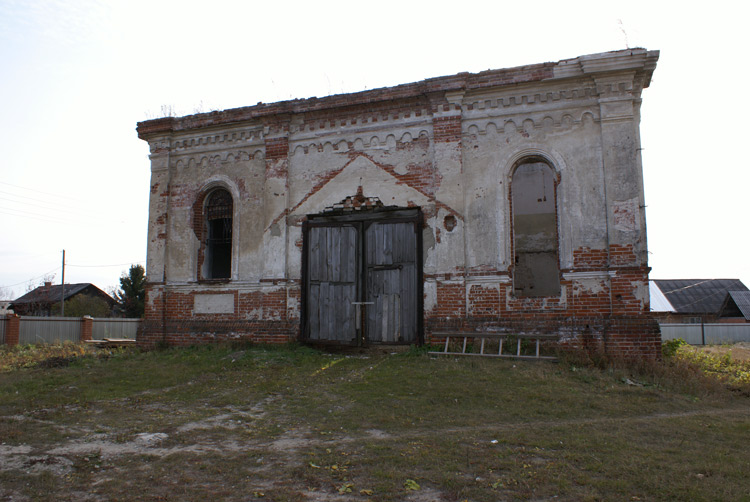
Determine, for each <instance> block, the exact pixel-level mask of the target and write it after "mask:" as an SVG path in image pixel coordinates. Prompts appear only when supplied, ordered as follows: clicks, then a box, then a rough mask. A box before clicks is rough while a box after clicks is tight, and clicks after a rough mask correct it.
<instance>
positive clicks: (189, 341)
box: [138, 285, 299, 346]
mask: <svg viewBox="0 0 750 502" xmlns="http://www.w3.org/2000/svg"><path fill="white" fill-rule="evenodd" d="M292 289H293V290H294V291H295V293H294V294H296V295H298V294H299V287H298V286H294V287H293V288H292ZM216 293H219V294H233V295H234V299H235V300H234V305H235V312H234V313H233V314H197V313H195V312H194V311H193V307H194V305H195V296H196V295H201V294H216ZM146 295H147V300H146V313H145V318H144V322H143V330H142V332H141V333H139V335H138V342H139V344H141V345H144V346H153V345H154V344H157V343H160V342H166V343H169V344H170V345H193V344H196V343H206V342H213V341H222V340H236V339H243V340H248V341H253V342H258V343H286V342H289V341H291V340H295V339H296V338H297V336H298V333H299V320H298V319H290V318H289V316H288V315H287V291H286V288H285V287H276V288H269V289H268V290H259V291H239V290H221V291H213V290H203V289H197V290H195V291H187V292H186V291H175V290H172V289H170V288H168V287H167V288H165V287H164V286H162V285H149V286H147V288H146Z"/></svg>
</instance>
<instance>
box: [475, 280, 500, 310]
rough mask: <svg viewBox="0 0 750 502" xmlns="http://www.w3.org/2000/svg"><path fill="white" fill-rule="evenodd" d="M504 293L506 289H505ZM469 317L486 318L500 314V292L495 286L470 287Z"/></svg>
mask: <svg viewBox="0 0 750 502" xmlns="http://www.w3.org/2000/svg"><path fill="white" fill-rule="evenodd" d="M503 291H504V288H503ZM468 310H469V315H471V316H476V317H486V316H491V315H498V314H499V313H500V290H499V289H498V287H494V286H487V287H484V286H480V285H477V284H472V285H471V286H469V305H468Z"/></svg>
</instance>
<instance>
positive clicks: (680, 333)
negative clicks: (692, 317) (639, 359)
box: [659, 323, 750, 345]
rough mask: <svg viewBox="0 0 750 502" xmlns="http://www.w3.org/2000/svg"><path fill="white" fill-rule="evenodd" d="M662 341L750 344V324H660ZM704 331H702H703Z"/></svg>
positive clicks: (692, 343) (699, 343)
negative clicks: (681, 340) (677, 339)
mask: <svg viewBox="0 0 750 502" xmlns="http://www.w3.org/2000/svg"><path fill="white" fill-rule="evenodd" d="M659 327H660V328H661V339H662V340H673V339H675V338H682V339H683V340H685V341H686V342H687V343H689V344H691V345H702V344H703V343H704V339H705V343H706V345H712V344H721V343H736V342H750V324H724V323H719V324H704V325H703V328H701V325H700V324H659ZM701 329H702V331H701Z"/></svg>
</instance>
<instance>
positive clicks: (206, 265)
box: [137, 49, 660, 356]
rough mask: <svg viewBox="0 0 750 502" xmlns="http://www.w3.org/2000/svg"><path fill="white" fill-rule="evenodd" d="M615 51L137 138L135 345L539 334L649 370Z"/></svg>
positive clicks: (652, 341) (170, 121)
mask: <svg viewBox="0 0 750 502" xmlns="http://www.w3.org/2000/svg"><path fill="white" fill-rule="evenodd" d="M658 56H659V53H658V51H647V50H645V49H628V50H622V51H616V52H609V53H603V54H593V55H588V56H581V57H578V58H574V59H569V60H564V61H559V62H556V63H542V64H534V65H529V66H523V67H518V68H511V69H505V70H488V71H485V72H482V73H477V74H471V73H459V74H457V75H452V76H447V77H439V78H432V79H428V80H424V81H421V82H416V83H411V84H403V85H399V86H395V87H389V88H383V89H374V90H369V91H363V92H359V93H353V94H343V95H336V96H328V97H324V98H310V99H300V100H293V101H284V102H279V103H272V104H264V103H258V104H257V105H256V106H250V107H245V108H236V109H231V110H225V111H220V112H211V113H203V114H197V115H191V116H186V117H165V118H160V119H155V120H149V121H145V122H140V123H139V124H138V129H137V130H138V136H139V137H140V138H141V139H143V140H145V141H147V142H148V144H149V147H150V151H151V155H150V159H151V191H150V197H151V199H150V208H149V213H150V214H149V229H148V263H147V276H148V279H149V281H150V282H149V283H148V286H147V305H146V317H145V319H146V321H145V323H144V331H143V333H142V334H141V335H139V341H140V343H142V344H144V345H152V344H156V343H159V342H167V343H170V344H191V343H200V342H207V341H213V340H224V339H233V338H248V339H251V340H255V341H261V342H286V341H289V340H297V339H299V340H301V341H303V342H309V343H316V344H345V345H369V344H378V343H403V344H419V343H423V342H429V341H430V340H431V334H432V333H433V332H435V331H438V330H445V329H452V330H462V331H467V330H481V331H504V332H512V333H519V332H529V331H536V332H538V331H544V332H546V333H554V334H557V335H558V336H559V337H560V340H561V341H563V342H565V343H568V344H576V343H579V342H585V344H586V345H587V346H589V344H590V343H594V344H595V345H596V346H598V347H603V348H604V349H605V350H607V351H608V352H610V353H613V354H621V355H630V356H632V355H649V356H653V355H656V354H657V353H658V350H659V343H660V341H659V333H658V325H657V324H656V322H655V321H653V319H652V318H651V317H650V315H649V294H648V270H649V268H648V263H647V256H648V255H647V247H646V226H645V213H644V207H645V204H644V196H643V177H642V168H641V156H640V151H641V145H640V134H639V123H640V120H641V114H640V110H641V93H642V90H643V89H644V88H646V87H648V86H649V83H650V81H651V76H652V73H653V71H654V69H655V67H656V62H657V59H658Z"/></svg>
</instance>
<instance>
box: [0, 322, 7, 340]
mask: <svg viewBox="0 0 750 502" xmlns="http://www.w3.org/2000/svg"><path fill="white" fill-rule="evenodd" d="M7 322H8V320H7V319H2V318H0V345H5V324H6V323H7Z"/></svg>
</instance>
